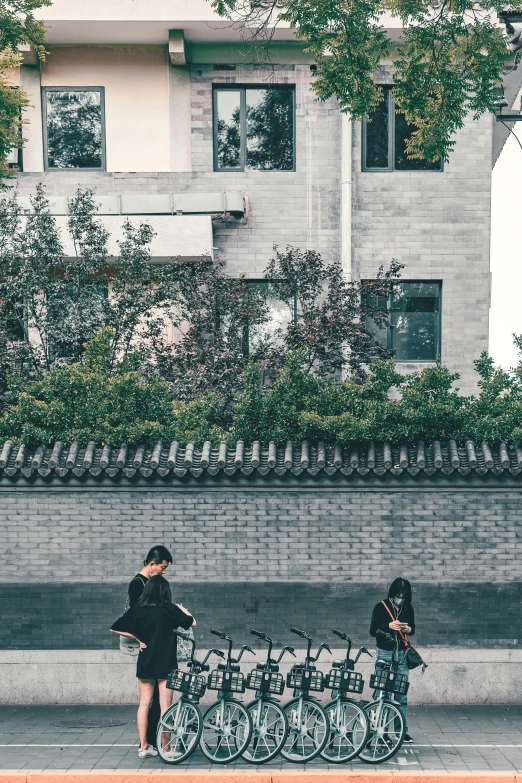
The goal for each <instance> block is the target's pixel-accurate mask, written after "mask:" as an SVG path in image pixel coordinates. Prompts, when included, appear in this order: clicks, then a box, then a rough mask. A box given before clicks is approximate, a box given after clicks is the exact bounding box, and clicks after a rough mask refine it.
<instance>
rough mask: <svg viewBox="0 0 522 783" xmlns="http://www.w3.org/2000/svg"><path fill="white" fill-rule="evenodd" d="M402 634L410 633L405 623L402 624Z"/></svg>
mask: <svg viewBox="0 0 522 783" xmlns="http://www.w3.org/2000/svg"><path fill="white" fill-rule="evenodd" d="M402 630H403V633H411V628H410V626H409V625H408V624H407V623H403V624H402Z"/></svg>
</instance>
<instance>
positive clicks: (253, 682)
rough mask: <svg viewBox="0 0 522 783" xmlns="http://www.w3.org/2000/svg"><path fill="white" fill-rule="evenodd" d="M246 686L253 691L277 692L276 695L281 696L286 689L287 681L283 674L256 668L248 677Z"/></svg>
mask: <svg viewBox="0 0 522 783" xmlns="http://www.w3.org/2000/svg"><path fill="white" fill-rule="evenodd" d="M246 686H247V688H248V689H249V690H251V691H261V693H275V694H276V696H280V695H281V694H282V693H283V691H284V689H285V681H284V679H283V675H282V674H277V673H276V672H262V671H259V670H258V669H254V670H253V671H251V672H250V674H249V675H248V677H247V682H246Z"/></svg>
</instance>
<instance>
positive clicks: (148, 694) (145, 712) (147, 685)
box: [137, 678, 161, 750]
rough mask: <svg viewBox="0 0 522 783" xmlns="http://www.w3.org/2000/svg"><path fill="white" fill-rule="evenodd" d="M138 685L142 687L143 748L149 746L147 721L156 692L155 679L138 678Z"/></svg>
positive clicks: (140, 724)
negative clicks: (153, 695)
mask: <svg viewBox="0 0 522 783" xmlns="http://www.w3.org/2000/svg"><path fill="white" fill-rule="evenodd" d="M138 687H139V689H140V705H139V707H138V721H137V722H138V735H139V738H140V748H141V750H146V749H147V748H148V747H149V744H148V742H147V723H148V719H149V709H150V702H151V700H152V694H153V693H154V680H140V679H139V678H138ZM160 693H161V691H160Z"/></svg>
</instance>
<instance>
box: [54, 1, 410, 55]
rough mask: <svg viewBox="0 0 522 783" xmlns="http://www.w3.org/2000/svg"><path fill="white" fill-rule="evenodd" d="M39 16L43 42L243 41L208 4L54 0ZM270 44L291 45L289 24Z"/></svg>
mask: <svg viewBox="0 0 522 783" xmlns="http://www.w3.org/2000/svg"><path fill="white" fill-rule="evenodd" d="M38 16H39V18H40V19H42V21H43V22H44V23H45V25H46V27H47V28H48V33H47V43H48V44H49V45H51V46H52V45H55V44H148V45H167V44H168V42H169V31H171V30H183V32H184V37H185V40H186V41H189V42H193V43H202V42H208V43H232V42H241V41H244V33H243V31H242V30H241V26H240V25H239V24H234V23H233V22H231V21H230V20H228V19H223V18H222V17H220V16H218V15H217V14H216V13H215V12H214V11H213V10H212V6H211V3H210V2H209V0H111V1H110V2H107V0H89V2H88V3H86V2H85V0H54V2H53V4H52V6H50V7H48V8H47V7H46V8H42V9H40V11H39V12H38ZM381 24H382V25H383V27H384V28H385V29H386V30H387V31H388V33H389V34H390V36H391V37H392V38H396V37H397V35H398V31H399V30H400V28H401V24H400V20H398V19H397V18H395V17H392V16H391V14H389V13H386V14H384V15H383V17H382V18H381ZM273 40H274V41H293V40H295V38H294V34H293V32H292V30H291V29H290V27H289V25H288V24H287V23H283V22H281V23H278V25H277V28H276V30H275V31H274V36H273Z"/></svg>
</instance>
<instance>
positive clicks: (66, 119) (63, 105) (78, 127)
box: [45, 90, 103, 169]
mask: <svg viewBox="0 0 522 783" xmlns="http://www.w3.org/2000/svg"><path fill="white" fill-rule="evenodd" d="M45 111H46V119H47V166H48V168H51V169H101V168H102V167H103V107H102V94H101V90H45Z"/></svg>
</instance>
